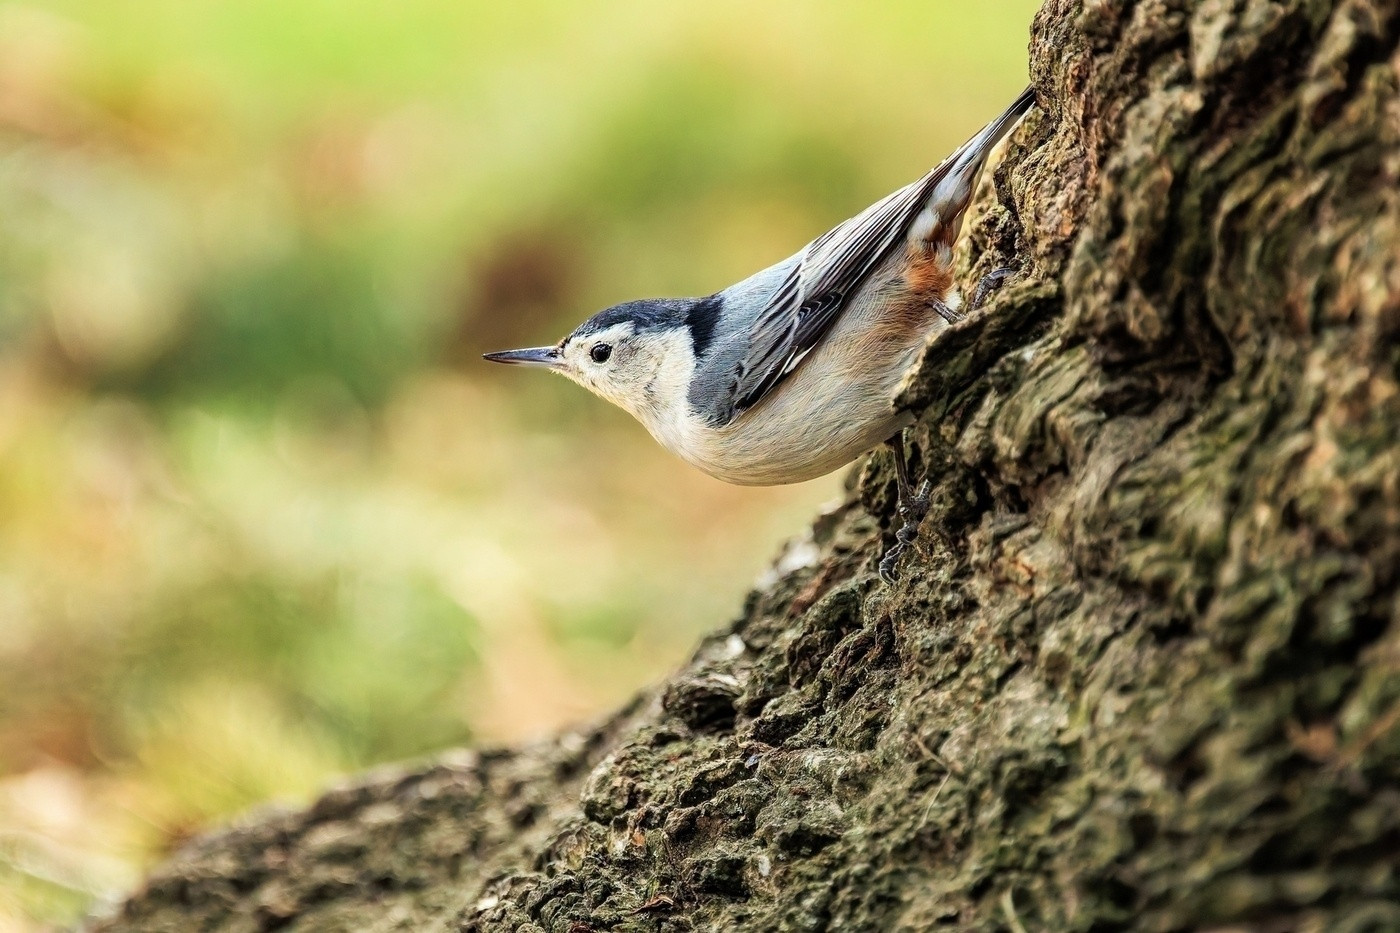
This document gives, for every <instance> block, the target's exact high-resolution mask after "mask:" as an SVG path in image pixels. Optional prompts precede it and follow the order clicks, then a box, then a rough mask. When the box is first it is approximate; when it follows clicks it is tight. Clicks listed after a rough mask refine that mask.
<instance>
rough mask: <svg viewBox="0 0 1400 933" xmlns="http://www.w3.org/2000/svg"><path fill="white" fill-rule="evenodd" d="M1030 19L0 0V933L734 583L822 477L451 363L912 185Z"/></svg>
mask: <svg viewBox="0 0 1400 933" xmlns="http://www.w3.org/2000/svg"><path fill="white" fill-rule="evenodd" d="M1035 6H1036V4H1035V3H1034V2H1033V0H997V2H988V3H983V4H976V5H974V4H959V3H954V2H951V0H939V2H931V0H901V2H890V3H884V4H876V5H866V4H854V3H847V4H834V3H817V4H813V3H799V2H796V0H774V2H771V3H767V4H763V5H761V6H755V5H753V4H748V3H739V2H737V0H732V2H719V3H712V4H704V5H700V4H683V3H679V2H661V3H658V2H653V0H647V2H641V0H624V2H614V3H609V4H597V3H584V4H580V3H572V2H564V0H533V2H528V3H519V4H512V5H505V4H484V3H460V2H449V0H401V2H399V3H395V4H382V3H371V2H368V0H295V2H288V0H238V2H232V0H143V2H141V3H139V4H138V3H135V2H131V0H107V2H98V0H86V2H83V0H51V2H45V3H33V2H30V3H17V2H3V0H0V685H3V686H2V687H0V933H4V931H11V930H24V931H32V930H39V929H47V928H49V927H50V926H52V925H55V924H65V923H71V922H72V921H74V920H75V919H76V918H78V917H80V916H81V915H82V914H83V913H84V912H85V911H88V910H90V909H92V908H93V906H94V904H99V903H101V902H102V901H104V900H106V899H110V898H112V897H115V896H116V895H117V894H119V893H120V891H121V890H122V889H123V888H125V887H127V886H129V885H131V884H133V883H134V881H135V880H136V879H137V877H139V872H140V871H141V870H142V869H144V868H145V867H147V866H149V865H150V864H151V863H152V861H153V860H155V859H157V858H159V857H160V856H161V855H162V854H164V853H166V852H168V851H169V850H170V849H171V848H172V847H173V846H175V845H177V844H179V842H180V841H182V840H183V839H185V838H187V837H189V836H190V835H191V834H193V833H196V832H198V831H200V830H201V829H203V828H206V827H208V826H211V825H215V824H217V823H219V822H221V821H224V820H227V819H228V818H230V817H231V816H233V815H235V814H237V813H238V812H240V811H242V810H244V809H246V808H248V807H250V806H254V805H257V804H259V803H262V802H264V801H267V800H270V799H278V800H292V801H295V800H298V799H305V798H306V797H307V796H308V795H310V794H312V793H314V792H315V790H316V789H317V788H320V787H322V786H324V785H325V784H326V783H327V782H328V781H329V780H331V779H332V778H333V777H334V776H335V775H337V774H341V773H345V772H349V771H353V770H356V769H359V768H363V767H365V766H366V765H369V764H372V763H375V762H380V761H385V760H392V759H398V758H404V757H409V756H414V755H419V754H425V753H428V752H431V751H433V750H435V749H440V748H443V747H445V746H450V745H453V744H456V743H463V742H498V741H514V740H518V739H521V738H523V737H527V736H530V735H537V734H541V733H543V732H546V731H548V730H551V729H554V728H558V727H559V726H560V725H562V724H565V723H568V722H570V721H576V720H579V719H583V718H586V717H588V716H590V715H595V714H597V713H599V712H601V711H603V710H605V709H607V708H608V707H609V706H610V705H611V704H614V703H615V702H617V701H618V700H619V699H621V698H622V697H624V696H626V695H627V694H629V693H631V692H632V691H633V690H635V689H636V688H637V687H639V686H641V685H643V684H645V683H647V682H648V681H650V680H651V679H654V678H656V677H658V676H660V675H661V674H662V673H663V672H664V671H666V670H668V669H669V668H671V667H672V666H674V664H675V663H676V662H677V661H678V660H679V659H680V658H682V657H683V656H684V654H685V653H686V651H687V650H688V649H689V646H690V645H691V644H692V643H693V641H694V639H695V637H696V635H697V633H698V632H700V631H703V630H704V629H706V628H709V627H712V626H713V625H715V624H716V623H717V622H719V621H721V620H723V619H724V618H726V617H728V616H730V615H732V614H733V613H734V612H736V611H737V609H738V606H739V602H740V600H741V598H742V594H743V591H744V589H745V588H746V586H747V584H748V583H749V581H751V580H752V579H753V577H754V575H755V574H756V572H757V571H759V570H760V569H761V568H762V567H763V566H764V563H765V561H766V560H767V559H768V558H770V557H771V555H772V554H773V553H774V552H775V550H776V549H777V547H778V544H779V542H780V541H781V540H782V538H783V537H784V536H785V535H787V534H791V533H794V532H796V531H798V530H800V528H801V527H802V525H803V523H804V521H805V519H806V518H807V517H808V515H809V514H810V513H811V511H812V510H813V508H814V507H815V506H816V505H817V504H818V503H820V502H822V501H823V500H825V499H826V498H829V497H830V496H832V495H833V494H834V493H835V491H836V488H837V482H838V480H837V478H827V479H825V480H820V481H817V482H814V483H809V484H806V485H804V486H799V487H791V488H783V489H771V490H762V489H738V488H734V487H728V486H724V485H722V484H720V483H717V482H714V481H712V480H710V479H708V478H706V477H704V476H701V475H700V474H698V473H696V472H695V471H693V470H691V469H689V468H688V467H685V466H684V465H682V464H680V463H679V462H676V461H673V460H672V459H671V458H670V457H669V456H668V455H667V454H665V453H664V452H663V451H661V450H659V449H658V448H656V447H655V445H653V444H652V443H651V441H650V440H649V439H648V438H647V437H646V436H645V434H644V432H643V431H642V430H641V429H640V428H639V427H638V426H636V425H635V424H633V423H632V422H630V421H629V420H628V419H627V418H626V416H624V415H622V414H621V413H619V412H617V411H615V410H613V409H611V408H608V407H607V406H605V405H604V404H603V403H601V402H598V401H595V400H593V399H590V398H588V397H586V396H585V394H584V393H583V392H582V391H581V390H579V389H577V388H575V387H572V386H569V385H567V384H565V383H564V382H563V381H562V380H552V379H546V378H544V377H542V376H538V375H537V374H529V373H521V372H516V371H509V370H501V371H494V370H491V369H488V368H487V367H485V366H483V365H479V364H478V363H477V361H476V357H477V354H479V353H480V352H482V351H484V350H488V349H497V348H500V347H505V346H514V345H520V344H532V343H543V342H547V341H549V340H553V339H555V338H556V337H557V336H559V335H560V334H561V333H562V332H563V331H565V330H566V329H567V328H568V327H570V326H571V325H572V324H573V323H575V322H576V321H577V320H579V319H581V318H582V317H584V316H585V315H587V314H589V313H591V312H592V311H594V310H596V309H597V308H599V307H602V306H605V305H607V304H610V303H613V302H616V301H619V300H624V299H627V298H632V297H637V296H639V295H645V294H702V293H708V292H709V291H712V290H714V289H715V288H718V287H721V286H723V285H725V284H728V283H729V282H731V281H733V280H735V279H737V278H740V277H742V276H743V275H746V274H748V273H749V272H752V271H754V270H755V269H757V268H759V267H761V266H763V265H765V264H767V263H769V262H772V261H774V260H776V259H779V258H781V257H782V256H785V255H787V254H789V253H790V252H792V251H793V250H794V249H796V248H797V247H799V246H800V245H801V244H802V243H804V242H806V240H808V239H809V238H810V237H811V236H813V235H814V234H816V233H818V232H820V231H821V230H824V229H826V228H827V226H829V225H830V224H831V223H832V222H834V221H836V220H839V219H841V218H842V217H845V216H847V215H849V214H850V213H853V212H854V211H855V210H857V209H859V208H860V207H863V206H864V205H865V204H867V203H869V202H870V201H872V200H874V199H875V198H877V197H879V196H881V195H883V194H885V193H886V192H888V191H889V190H892V189H893V188H894V187H896V186H898V185H900V184H903V183H904V182H906V181H908V180H910V179H912V178H913V177H916V176H917V175H918V174H919V173H920V172H922V171H924V170H925V168H926V167H927V166H928V165H929V164H931V163H932V162H934V161H936V160H937V159H939V158H941V157H942V156H943V155H944V154H946V153H947V152H948V151H949V150H951V148H952V147H953V146H954V145H956V144H957V143H958V142H960V141H961V140H962V139H963V138H965V136H966V135H968V134H969V133H970V132H971V131H972V130H974V129H975V128H976V127H977V126H979V125H980V124H981V123H982V122H983V121H984V120H985V119H987V118H988V117H990V116H991V115H993V114H995V113H996V112H998V111H999V110H1000V108H1001V107H1002V106H1004V105H1005V103H1006V102H1008V101H1009V100H1010V99H1011V97H1012V95H1014V93H1015V92H1016V91H1017V90H1018V89H1019V88H1020V86H1021V84H1022V82H1023V80H1024V47H1025V37H1026V33H1027V26H1028V24H1029V20H1030V17H1031V15H1032V13H1033V11H1034V8H1035ZM532 377H533V378H532Z"/></svg>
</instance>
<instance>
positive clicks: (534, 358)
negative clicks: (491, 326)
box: [482, 347, 564, 369]
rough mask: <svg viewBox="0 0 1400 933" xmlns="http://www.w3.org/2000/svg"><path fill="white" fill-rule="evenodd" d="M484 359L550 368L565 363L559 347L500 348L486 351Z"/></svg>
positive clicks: (559, 366)
mask: <svg viewBox="0 0 1400 933" xmlns="http://www.w3.org/2000/svg"><path fill="white" fill-rule="evenodd" d="M482 359H486V360H490V361H491V362H493V363H512V364H515V365H517V366H544V367H547V368H548V369H559V368H561V367H562V366H563V365H564V361H563V359H562V358H561V357H560V356H559V348H558V347H530V348H529V349H526V350H500V351H498V352H496V353H485V354H483V355H482Z"/></svg>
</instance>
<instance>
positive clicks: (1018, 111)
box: [928, 87, 1035, 224]
mask: <svg viewBox="0 0 1400 933" xmlns="http://www.w3.org/2000/svg"><path fill="white" fill-rule="evenodd" d="M1034 103H1035V91H1034V90H1033V89H1032V88H1029V87H1028V88H1026V89H1025V90H1024V91H1022V92H1021V95H1020V96H1019V97H1017V98H1016V100H1015V101H1013V102H1012V104H1011V106H1010V107H1007V108H1006V110H1004V111H1002V114H1001V116H999V117H997V118H996V119H995V120H993V121H992V122H991V123H988V124H987V125H986V126H985V127H983V128H982V131H981V132H979V133H978V134H977V135H976V136H974V137H972V138H971V139H969V140H968V141H967V142H965V143H963V144H962V145H961V146H959V147H958V150H957V151H956V152H954V153H953V154H952V155H950V156H949V157H948V158H947V159H945V160H944V161H943V165H941V166H939V168H941V169H943V171H942V173H941V177H940V178H939V179H938V181H937V183H936V184H935V185H934V188H933V192H932V193H931V194H930V196H929V199H928V207H929V209H930V210H932V211H933V212H934V213H935V214H936V215H937V216H939V217H940V218H941V220H942V222H943V223H945V224H947V223H949V222H950V221H954V219H955V218H958V217H960V216H961V215H962V212H963V211H965V210H967V205H968V202H970V201H971V200H972V193H973V191H974V190H975V189H976V187H977V178H978V176H979V175H981V174H982V167H983V166H984V165H986V164H987V156H988V155H990V154H991V152H992V150H993V149H995V148H996V147H997V144H998V143H1000V142H1001V141H1002V139H1004V138H1005V137H1006V134H1007V133H1009V132H1011V130H1012V128H1013V127H1015V126H1016V124H1017V123H1018V122H1019V121H1020V119H1021V117H1023V116H1025V114H1026V111H1028V110H1030V109H1031V105H1033V104H1034Z"/></svg>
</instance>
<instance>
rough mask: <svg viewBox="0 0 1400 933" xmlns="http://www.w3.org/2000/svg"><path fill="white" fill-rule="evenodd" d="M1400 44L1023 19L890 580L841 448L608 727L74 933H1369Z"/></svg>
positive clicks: (248, 840)
mask: <svg viewBox="0 0 1400 933" xmlns="http://www.w3.org/2000/svg"><path fill="white" fill-rule="evenodd" d="M1398 43H1400V4H1397V3H1396V2H1395V0H1336V2H1324V0H1200V2H1194V3H1193V2H1187V0H1137V2H1129V0H1082V2H1076V0H1048V2H1047V3H1046V4H1045V7H1044V8H1043V9H1042V10H1041V12H1040V13H1039V15H1038V16H1037V18H1036V20H1035V24H1034V27H1033V35H1032V40H1031V68H1032V75H1033V79H1034V83H1035V86H1036V88H1037V92H1038V98H1039V106H1038V107H1037V108H1036V109H1035V110H1034V111H1032V113H1031V115H1030V116H1029V117H1028V119H1027V121H1026V123H1025V125H1024V126H1023V127H1022V128H1021V129H1020V130H1018V131H1017V132H1016V134H1015V136H1014V140H1013V142H1012V144H1011V146H1010V147H1009V150H1008V154H1007V156H1006V158H1005V159H1004V160H1003V161H1002V163H1001V164H1000V166H999V167H998V168H997V169H996V170H995V173H994V179H995V186H994V187H995V192H996V195H997V197H996V198H995V199H993V198H991V197H988V196H986V195H987V193H986V192H984V193H983V194H984V197H983V199H982V201H981V202H980V203H982V204H985V205H986V207H985V208H980V209H979V215H978V218H977V219H976V222H975V223H973V224H972V225H971V227H970V229H971V234H970V237H969V238H968V245H967V246H966V247H965V249H964V251H965V253H966V254H967V259H966V260H965V263H966V266H967V268H966V269H965V270H964V272H965V281H969V282H970V281H975V280H976V278H977V276H978V275H979V274H980V273H983V272H986V271H988V270H990V269H993V268H996V267H998V266H1002V265H1015V266H1018V267H1019V268H1021V269H1022V270H1023V275H1022V276H1021V277H1020V278H1019V279H1017V280H1015V281H1013V282H1012V283H1010V284H1008V285H1006V286H1005V287H1004V288H1003V289H1002V290H1001V292H1000V293H999V294H997V295H996V296H995V297H994V298H993V299H992V301H991V302H990V303H989V305H988V306H987V308H986V309H985V310H984V311H983V312H980V313H978V314H976V315H974V316H973V317H972V318H971V319H970V320H969V321H967V322H966V323H964V324H961V325H959V326H958V327H955V328H953V329H952V330H951V331H950V332H947V333H945V334H944V335H943V336H942V337H941V338H940V339H939V340H937V341H936V342H935V343H934V345H933V346H932V347H931V348H930V350H929V352H928V354H927V357H926V359H925V360H924V361H923V363H922V365H921V366H920V368H919V370H918V371H917V372H916V374H915V375H914V376H913V377H912V378H911V380H910V381H909V383H908V384H907V388H906V391H905V400H906V401H907V402H908V403H909V404H912V405H915V406H917V407H919V408H922V409H923V410H924V411H925V414H924V416H923V418H922V420H921V421H920V423H919V426H918V428H917V429H916V432H915V436H916V440H917V446H918V449H919V450H920V451H921V452H922V454H921V456H922V462H923V465H924V466H925V467H926V468H927V469H928V471H929V474H930V476H931V477H932V478H933V480H934V492H933V508H932V511H931V512H930V514H929V517H928V518H927V519H926V520H925V522H924V524H923V528H922V534H921V538H920V545H919V548H918V549H917V550H918V553H917V554H915V555H914V556H913V557H911V558H907V559H906V563H905V565H904V576H903V579H902V582H901V583H900V584H898V585H896V586H894V587H889V586H886V585H884V584H882V583H880V582H879V581H878V578H877V577H876V576H875V574H874V570H875V565H876V562H877V560H878V558H879V555H880V552H881V551H882V549H883V547H884V546H885V545H886V544H888V542H889V540H890V531H891V524H892V521H893V518H892V511H893V477H892V471H891V470H890V468H889V464H888V462H887V459H886V457H885V456H884V455H883V454H877V455H874V456H872V457H871V458H869V459H868V460H867V462H866V463H865V464H864V465H863V466H862V467H860V468H859V469H858V470H857V471H856V472H855V473H854V474H853V476H852V479H851V481H850V483H849V484H848V489H849V493H848V495H847V499H846V502H845V504H843V505H842V506H841V507H840V508H838V509H837V510H836V511H834V512H833V513H831V514H829V515H825V516H822V517H821V518H819V519H818V520H817V521H816V523H815V525H814V526H813V528H812V531H811V534H810V537H809V538H808V539H806V540H805V541H802V542H799V543H796V544H794V545H792V546H791V547H790V548H789V549H788V551H787V553H786V554H784V555H783V557H782V558H781V559H780V560H779V561H778V564H777V566H776V568H775V571H774V573H773V575H772V576H771V579H770V582H768V583H767V584H766V585H765V586H764V587H763V588H762V589H761V590H760V591H759V592H756V593H754V594H753V595H752V596H751V597H750V598H749V600H748V602H747V604H746V606H745V607H744V611H743V614H742V618H740V619H739V620H738V621H737V622H735V623H733V624H732V625H731V626H730V627H729V628H727V629H725V630H723V631H721V632H718V633H717V634H715V635H713V636H711V637H710V638H708V639H707V640H706V641H705V642H704V644H703V645H702V647H701V648H700V650H699V651H698V652H697V654H696V655H695V657H694V659H693V660H692V661H691V662H690V663H689V664H687V665H686V666H685V667H684V668H683V669H682V670H680V671H678V672H677V673H676V674H675V675H674V676H673V677H672V678H671V679H670V680H669V682H667V683H666V684H664V685H663V686H662V688H660V689H659V690H658V691H656V692H655V693H651V694H646V695H643V696H641V697H639V698H638V699H637V700H635V701H634V702H633V703H632V704H630V705H629V706H628V707H627V708H626V709H623V710H621V711H619V712H618V713H617V714H616V715H615V716H614V717H613V718H612V719H611V720H610V721H609V722H607V723H605V724H604V725H601V726H599V727H597V728H596V729H593V730H591V731H585V732H580V733H578V734H572V735H566V736H563V737H561V738H559V739H558V740H557V741H553V742H550V743H547V744H543V745H539V746H534V747H529V748H524V749H518V750H513V751H496V752H480V753H463V754H460V755H456V756H454V757H450V758H447V759H444V760H443V761H441V762H440V763H438V764H436V765H433V766H431V767H426V768H423V769H421V770H417V771H413V772H405V773H394V774H387V775H383V776H369V777H367V778H364V779H362V780H361V781H360V782H358V783H356V784H354V785H353V786H350V787H348V788H346V789H343V790H338V791H335V792H332V793H330V794H328V795H327V796H326V797H324V798H323V799H322V800H320V801H319V802H317V803H316V804H315V805H313V806H312V807H311V808H310V809H309V810H306V811H305V812H300V813H286V814H278V815H271V816H264V817H262V818H260V819H256V820H255V821H253V822H251V823H249V824H248V825H245V826H243V827H241V828H238V829H234V830H231V831H228V832H225V833H223V834H221V835H217V836H214V837H211V838H208V839H205V840H203V841H200V842H198V843H196V844H194V845H193V846H191V847H190V848H189V849H187V850H186V851H184V852H182V853H180V855H179V856H177V857H176V858H175V859H174V860H173V861H172V862H171V863H170V864H169V865H167V866H165V867H164V868H162V869H161V870H160V871H159V872H157V873H156V875H155V876H154V877H153V878H152V879H151V880H150V881H149V883H148V884H147V886H146V887H145V888H144V889H143V890H142V891H140V892H139V893H138V894H136V895H135V896H134V897H133V898H132V899H131V900H130V901H128V902H127V903H126V904H125V905H124V906H122V907H121V908H120V909H119V910H118V911H117V912H116V913H115V914H113V916H111V917H109V918H107V919H105V920H102V921H99V922H97V923H96V925H95V928H96V929H98V930H103V931H113V933H115V931H137V930H139V931H143V933H151V931H180V933H184V931H190V930H219V931H266V930H277V929H287V930H298V931H309V930H317V931H321V930H330V931H339V930H344V931H351V930H354V931H388V930H413V931H423V930H429V931H431V930H529V931H538V930H548V931H555V933H586V931H601V930H618V931H626V930H635V931H642V930H646V931H666V930H728V929H749V930H843V931H846V930H872V931H886V930H921V929H928V928H934V927H941V928H956V929H976V930H1014V931H1021V930H1036V929H1051V930H1090V929H1092V930H1111V929H1125V928H1132V929H1144V930H1185V929H1201V928H1222V927H1223V928H1230V929H1251V930H1279V931H1283V930H1318V931H1322V930H1327V931H1363V930H1377V931H1379V930H1396V929H1400V860H1398V859H1397V854H1396V853H1400V674H1398V672H1400V596H1398V595H1397V591H1398V590H1400V440H1397V439H1400V385H1398V384H1397V383H1400V341H1397V337H1398V336H1400V203H1398V202H1400V95H1397V85H1400V52H1398V51H1397V44H1398ZM930 48H931V49H932V48H933V46H930ZM931 54H933V53H932V52H931ZM994 201H995V202H996V203H994Z"/></svg>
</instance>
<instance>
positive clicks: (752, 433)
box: [658, 315, 943, 486]
mask: <svg viewBox="0 0 1400 933" xmlns="http://www.w3.org/2000/svg"><path fill="white" fill-rule="evenodd" d="M872 316H873V315H872ZM870 323H871V322H870V321H868V320H862V319H860V318H859V317H851V318H848V319H846V320H843V321H841V322H839V323H838V324H837V325H836V328H835V329H834V330H833V331H832V332H831V333H830V334H828V335H827V338H826V339H825V340H823V341H822V343H821V345H820V346H819V347H818V348H817V349H816V350H814V351H813V352H812V354H811V356H809V357H808V358H807V359H806V360H804V361H803V362H802V365H801V366H799V367H798V369H797V370H796V371H795V372H794V373H793V374H792V375H791V376H790V377H788V379H787V380H786V381H785V382H783V383H782V384H781V385H779V386H778V387H777V388H776V389H774V390H773V392H772V394H770V395H769V396H768V397H767V398H765V399H764V400H763V401H762V402H760V403H759V404H758V405H756V406H755V407H753V408H752V409H750V410H749V411H747V412H744V413H743V414H742V415H740V416H739V417H738V418H736V419H734V421H732V422H730V423H729V424H727V425H725V426H724V427H722V428H713V427H710V426H708V425H706V424H705V423H704V422H703V421H700V420H699V419H696V420H695V421H694V422H693V423H692V424H691V425H689V426H688V428H687V430H685V431H683V432H677V436H675V437H673V438H670V439H667V438H661V437H658V440H661V442H662V443H663V444H665V445H666V446H667V447H670V448H671V449H672V450H673V451H675V452H676V453H677V454H679V455H680V456H681V457H683V458H684V459H686V460H687V461H689V462H690V463H692V464H694V465H695V466H697V467H699V468H700V469H701V470H704V471H705V472H706V473H708V474H710V475H711V476H713V477H715V478H717V479H722V480H724V481H725V482H729V483H737V484H739V485H741V486H775V485H780V484H783V483H800V482H802V481H804V480H809V479H813V478H815V477H818V476H822V475H824V474H826V473H830V472H831V471H832V470H835V469H837V468H839V467H841V466H844V465H845V464H847V463H850V462H851V461H852V460H854V459H855V458H856V457H859V456H860V455H861V454H862V453H864V452H865V451H867V450H870V449H871V448H872V447H875V446H876V445H878V444H880V443H881V442H882V441H884V440H886V439H887V438H889V437H892V436H893V435H894V434H895V433H896V432H898V431H899V430H901V429H903V428H904V427H907V426H908V425H909V424H911V423H912V422H913V420H914V419H913V416H912V415H911V414H910V413H908V412H896V411H895V408H894V394H895V392H896V390H897V389H898V388H899V384H900V382H901V380H902V379H903V377H904V374H905V372H906V371H907V370H908V369H909V368H910V367H911V366H912V365H914V363H915V361H916V360H917V359H918V356H919V353H920V351H921V350H922V349H923V346H924V344H925V342H926V341H927V339H928V336H929V333H930V332H931V331H925V332H923V333H917V334H909V335H906V336H905V337H903V338H902V339H901V340H900V341H898V342H896V343H894V344H891V343H890V342H889V341H886V342H885V343H884V344H883V345H879V346H872V341H871V333H870V326H869V325H870ZM941 326H943V325H942V324H941V322H939V323H936V324H932V325H931V330H936V329H938V328H939V327H941Z"/></svg>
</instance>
